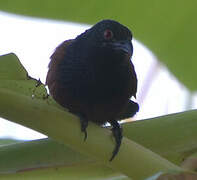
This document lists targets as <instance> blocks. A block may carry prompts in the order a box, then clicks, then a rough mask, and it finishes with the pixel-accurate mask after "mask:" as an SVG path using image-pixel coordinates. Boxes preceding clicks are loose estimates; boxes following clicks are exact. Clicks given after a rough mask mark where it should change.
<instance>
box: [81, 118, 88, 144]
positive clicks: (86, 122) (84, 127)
mask: <svg viewBox="0 0 197 180" xmlns="http://www.w3.org/2000/svg"><path fill="white" fill-rule="evenodd" d="M80 123H81V131H82V132H83V133H84V141H85V140H86V139H87V137H88V135H87V131H86V129H87V127H88V121H87V120H86V119H85V118H83V117H80Z"/></svg>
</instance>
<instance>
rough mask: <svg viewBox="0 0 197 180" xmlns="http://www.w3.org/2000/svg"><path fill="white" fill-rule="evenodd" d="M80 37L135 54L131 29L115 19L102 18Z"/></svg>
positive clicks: (105, 46) (102, 45) (93, 42)
mask: <svg viewBox="0 0 197 180" xmlns="http://www.w3.org/2000/svg"><path fill="white" fill-rule="evenodd" d="M78 38H81V39H85V40H91V42H92V44H94V45H99V46H100V47H104V48H110V49H112V50H116V51H120V52H122V53H125V54H128V55H129V56H131V55H132V54H133V46H132V43H131V40H132V33H131V31H130V30H129V29H128V28H127V27H125V26H123V25H122V24H120V23H118V22H116V21H114V20H102V21H100V22H98V23H97V24H95V25H94V26H92V27H91V28H90V29H88V30H86V31H85V32H84V33H82V34H81V35H80V36H79V37H78Z"/></svg>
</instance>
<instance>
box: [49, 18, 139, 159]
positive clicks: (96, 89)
mask: <svg viewBox="0 0 197 180" xmlns="http://www.w3.org/2000/svg"><path fill="white" fill-rule="evenodd" d="M132 54H133V45H132V33H131V31H130V30H129V29H128V28H127V27H126V26H124V25H122V24H120V23H119V22H117V21H115V20H110V19H105V20H101V21H99V22H97V23H96V24H95V25H93V26H92V27H91V28H89V29H87V30H85V31H84V32H83V33H82V34H80V35H78V36H77V37H76V38H75V39H69V40H65V41H64V42H62V43H61V44H60V45H59V46H58V47H57V48H56V49H55V51H54V52H53V54H52V55H51V57H50V59H51V60H50V62H49V65H48V73H47V77H46V85H47V86H48V89H49V93H50V95H51V96H52V97H53V98H54V100H55V101H56V102H57V103H58V104H60V105H61V106H63V107H64V108H66V109H68V110H69V111H70V112H71V113H73V114H75V115H77V116H78V117H79V119H80V127H81V131H82V132H83V133H84V140H85V139H86V138H87V130H86V128H87V127H88V122H89V121H91V122H93V123H96V124H97V125H99V126H101V125H104V124H106V123H109V124H110V125H111V127H112V129H111V131H112V135H113V137H114V139H115V148H114V150H113V152H112V156H111V158H110V161H112V160H113V159H114V157H115V156H116V155H117V153H118V152H119V149H120V146H121V141H122V128H121V125H120V124H119V121H120V120H122V119H125V118H129V117H133V116H134V115H135V114H136V112H138V110H139V105H138V103H137V102H135V101H133V100H131V97H134V98H136V93H137V75H136V72H135V68H134V65H133V63H132V61H131V57H132Z"/></svg>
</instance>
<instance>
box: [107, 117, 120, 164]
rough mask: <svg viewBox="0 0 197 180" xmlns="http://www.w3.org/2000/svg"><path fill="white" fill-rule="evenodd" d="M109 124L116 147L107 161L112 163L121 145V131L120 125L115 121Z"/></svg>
mask: <svg viewBox="0 0 197 180" xmlns="http://www.w3.org/2000/svg"><path fill="white" fill-rule="evenodd" d="M110 124H111V125H112V127H113V128H112V133H113V136H114V138H115V141H116V146H115V148H114V151H113V153H112V157H111V158H110V160H109V161H112V160H113V159H114V158H115V156H116V155H117V153H118V151H119V149H120V145H121V142H122V129H121V127H120V124H119V123H118V122H117V121H115V120H114V121H111V122H110Z"/></svg>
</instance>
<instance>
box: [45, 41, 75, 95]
mask: <svg viewBox="0 0 197 180" xmlns="http://www.w3.org/2000/svg"><path fill="white" fill-rule="evenodd" d="M72 42H73V39H70V40H66V41H64V42H63V43H61V44H60V45H59V46H58V47H57V48H56V50H55V52H54V53H53V54H52V55H51V57H50V58H51V61H50V63H49V65H48V67H49V70H48V73H47V77H46V85H48V87H49V90H50V92H51V93H52V95H53V92H54V91H53V90H54V86H55V82H56V76H55V75H56V73H55V72H56V71H57V67H58V65H59V63H60V62H61V61H62V60H63V59H64V58H63V57H64V56H65V54H66V49H67V47H68V45H69V44H71V43H72Z"/></svg>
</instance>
